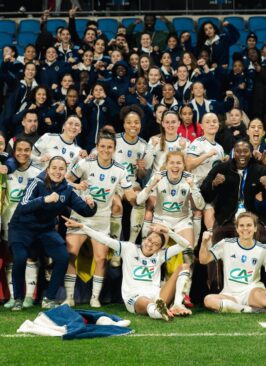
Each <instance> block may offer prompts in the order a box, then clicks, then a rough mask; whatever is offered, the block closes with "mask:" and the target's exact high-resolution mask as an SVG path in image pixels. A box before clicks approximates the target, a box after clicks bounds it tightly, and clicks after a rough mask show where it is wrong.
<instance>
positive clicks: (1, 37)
mask: <svg viewBox="0 0 266 366" xmlns="http://www.w3.org/2000/svg"><path fill="white" fill-rule="evenodd" d="M12 42H13V36H12V34H8V33H0V48H3V47H4V46H7V45H10V44H12Z"/></svg>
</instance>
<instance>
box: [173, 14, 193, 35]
mask: <svg viewBox="0 0 266 366" xmlns="http://www.w3.org/2000/svg"><path fill="white" fill-rule="evenodd" d="M172 23H173V25H174V27H175V29H176V31H177V32H178V33H180V32H183V31H188V32H193V31H194V30H195V26H194V21H193V19H191V18H186V17H179V18H174V19H173V20H172Z"/></svg>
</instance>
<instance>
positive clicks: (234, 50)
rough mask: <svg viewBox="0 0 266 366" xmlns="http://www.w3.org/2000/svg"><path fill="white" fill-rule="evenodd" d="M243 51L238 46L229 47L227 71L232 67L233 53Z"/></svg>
mask: <svg viewBox="0 0 266 366" xmlns="http://www.w3.org/2000/svg"><path fill="white" fill-rule="evenodd" d="M242 51H243V48H242V47H241V46H240V45H235V44H234V45H233V46H231V47H230V49H229V66H228V69H229V70H232V66H233V59H232V57H233V54H234V53H235V52H242Z"/></svg>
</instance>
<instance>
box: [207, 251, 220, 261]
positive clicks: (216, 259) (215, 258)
mask: <svg viewBox="0 0 266 366" xmlns="http://www.w3.org/2000/svg"><path fill="white" fill-rule="evenodd" d="M209 252H210V253H211V254H212V255H213V257H214V260H215V261H216V262H217V261H218V258H217V257H216V255H215V254H214V253H213V251H212V249H210V250H209Z"/></svg>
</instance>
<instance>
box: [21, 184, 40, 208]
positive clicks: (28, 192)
mask: <svg viewBox="0 0 266 366" xmlns="http://www.w3.org/2000/svg"><path fill="white" fill-rule="evenodd" d="M36 186H37V181H36V180H34V181H33V182H32V183H31V184H30V186H29V187H28V189H27V190H26V194H25V196H24V197H23V198H22V201H21V204H22V205H26V204H27V203H28V201H29V198H30V196H31V194H32V191H33V190H34V188H35V187H36Z"/></svg>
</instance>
